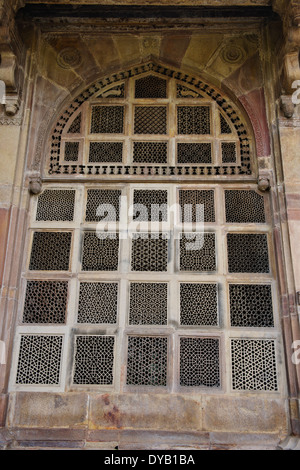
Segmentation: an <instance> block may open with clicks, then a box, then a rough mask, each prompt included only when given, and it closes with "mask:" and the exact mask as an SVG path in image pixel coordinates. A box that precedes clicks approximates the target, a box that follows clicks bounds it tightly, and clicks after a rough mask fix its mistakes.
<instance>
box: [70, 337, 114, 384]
mask: <svg viewBox="0 0 300 470" xmlns="http://www.w3.org/2000/svg"><path fill="white" fill-rule="evenodd" d="M114 343H115V338H114V336H100V335H99V336H95V335H82V336H81V335H80V336H76V344H75V357H74V373H73V383H74V384H85V385H112V383H113V367H114Z"/></svg>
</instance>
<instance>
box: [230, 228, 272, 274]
mask: <svg viewBox="0 0 300 470" xmlns="http://www.w3.org/2000/svg"><path fill="white" fill-rule="evenodd" d="M227 253H228V271H229V272H230V273H268V272H269V270H270V268H269V254H268V239H267V235H266V234H262V233H228V234H227Z"/></svg>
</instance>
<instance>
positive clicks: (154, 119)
mask: <svg viewBox="0 0 300 470" xmlns="http://www.w3.org/2000/svg"><path fill="white" fill-rule="evenodd" d="M134 133H135V134H166V133H167V108H166V107H165V106H136V107H135V111H134Z"/></svg>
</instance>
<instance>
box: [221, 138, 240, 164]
mask: <svg viewBox="0 0 300 470" xmlns="http://www.w3.org/2000/svg"><path fill="white" fill-rule="evenodd" d="M221 147H222V163H236V143H235V142H222V144H221Z"/></svg>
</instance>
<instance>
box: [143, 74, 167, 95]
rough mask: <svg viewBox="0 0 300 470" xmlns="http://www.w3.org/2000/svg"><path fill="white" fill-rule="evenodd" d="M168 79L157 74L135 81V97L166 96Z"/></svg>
mask: <svg viewBox="0 0 300 470" xmlns="http://www.w3.org/2000/svg"><path fill="white" fill-rule="evenodd" d="M166 97H167V81H166V80H164V79H163V78H160V77H156V76H155V75H148V76H147V77H143V78H139V79H138V80H136V81H135V98H166Z"/></svg>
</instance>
